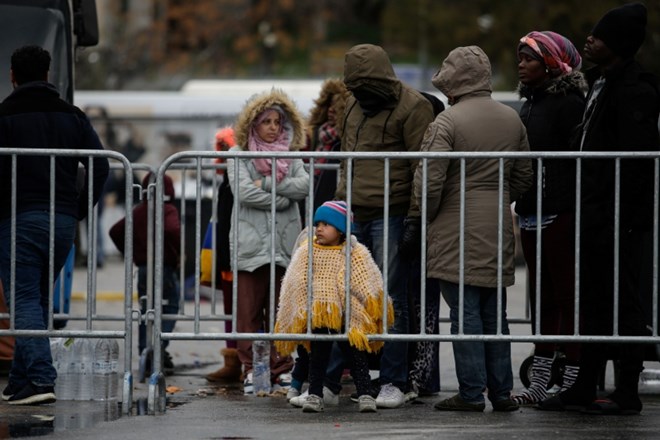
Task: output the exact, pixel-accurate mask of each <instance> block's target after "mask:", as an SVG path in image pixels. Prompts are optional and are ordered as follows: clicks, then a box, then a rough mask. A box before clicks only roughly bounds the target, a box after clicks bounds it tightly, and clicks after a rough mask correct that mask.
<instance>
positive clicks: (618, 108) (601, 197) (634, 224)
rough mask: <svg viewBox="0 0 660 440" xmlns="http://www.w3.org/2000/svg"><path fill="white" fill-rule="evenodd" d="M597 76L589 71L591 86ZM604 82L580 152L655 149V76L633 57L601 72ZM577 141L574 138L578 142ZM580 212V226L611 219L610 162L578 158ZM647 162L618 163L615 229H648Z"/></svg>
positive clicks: (650, 174) (659, 97)
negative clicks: (618, 202)
mask: <svg viewBox="0 0 660 440" xmlns="http://www.w3.org/2000/svg"><path fill="white" fill-rule="evenodd" d="M599 76H600V70H599V69H598V68H593V69H590V70H589V71H588V72H587V74H586V77H587V81H588V82H589V85H590V86H591V85H592V84H593V83H594V82H595V81H596V79H598V77H599ZM605 79H606V81H605V85H604V87H603V90H602V91H601V92H600V95H599V96H598V102H597V104H596V108H595V109H594V113H593V115H592V117H591V120H590V122H589V128H588V131H587V132H586V135H585V138H584V144H583V145H582V151H658V149H659V148H660V140H659V138H658V113H659V111H660V93H659V91H658V85H657V84H658V81H657V78H656V77H655V76H654V75H652V74H650V73H648V72H646V71H645V70H644V69H643V68H642V66H640V65H639V64H638V63H637V62H635V61H634V60H632V59H631V60H628V61H625V62H623V63H621V64H620V65H618V66H616V67H615V68H613V69H610V70H608V71H607V72H606V73H605ZM579 140H580V139H579V138H578V141H579ZM582 167H583V170H582V176H583V177H582V185H583V186H582V210H583V222H582V225H583V227H585V228H587V229H588V228H590V227H591V226H592V225H598V224H601V223H602V222H612V219H613V218H614V201H615V200H614V197H615V192H614V188H615V182H614V181H615V161H614V160H607V159H606V160H604V159H590V160H584V161H583V165H582ZM653 179H654V171H653V160H652V159H628V160H622V161H621V207H620V219H621V223H620V225H621V227H622V228H624V229H630V228H642V229H648V228H650V227H651V225H652V222H653V186H654V185H653Z"/></svg>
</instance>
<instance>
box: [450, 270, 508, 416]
mask: <svg viewBox="0 0 660 440" xmlns="http://www.w3.org/2000/svg"><path fill="white" fill-rule="evenodd" d="M440 289H441V290H442V297H443V298H444V299H445V301H446V302H447V304H448V305H449V308H450V311H449V318H450V319H451V333H452V334H453V335H455V334H458V299H459V298H458V284H455V283H450V282H448V281H443V280H440ZM463 293H464V302H463V311H464V315H463V316H464V318H463V331H464V333H465V334H466V335H494V334H496V333H497V289H495V288H487V287H477V286H468V285H465V286H464V292H463ZM502 334H505V335H508V334H509V324H508V321H507V318H506V290H505V289H503V291H502ZM452 347H453V348H454V362H455V363H456V376H457V379H458V392H459V394H460V396H461V398H462V399H463V400H464V401H466V402H469V403H481V402H483V401H484V396H483V392H484V390H485V389H486V388H487V389H488V399H489V400H490V401H491V402H496V401H499V400H504V399H508V398H509V397H510V394H511V389H512V388H513V373H512V371H511V343H510V342H481V341H457V342H454V343H453V344H452Z"/></svg>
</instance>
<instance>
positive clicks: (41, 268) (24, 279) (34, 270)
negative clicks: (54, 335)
mask: <svg viewBox="0 0 660 440" xmlns="http://www.w3.org/2000/svg"><path fill="white" fill-rule="evenodd" d="M75 233H76V219H75V218H74V217H71V216H68V215H63V214H56V215H55V242H54V246H55V249H54V251H55V256H54V261H53V266H54V274H55V276H57V274H58V273H59V272H60V270H61V269H62V266H63V265H64V262H65V261H66V258H67V255H68V254H69V250H70V249H71V246H73V239H74V237H75ZM49 234H50V226H49V214H48V212H47V211H27V212H23V213H19V214H18V215H17V216H16V281H15V285H14V287H15V291H16V297H15V305H14V307H15V309H14V310H15V317H14V319H15V325H16V330H46V329H47V326H48V312H49V309H48V290H49V287H50V286H49V283H48V245H49ZM10 252H11V222H10V220H9V219H7V220H2V221H1V222H0V279H2V285H3V286H4V290H5V299H6V301H7V306H8V307H9V306H10V301H11V298H10V296H11V293H10V292H11V285H10V277H11V270H10V269H11V267H10V264H11V261H10ZM56 378H57V372H56V371H55V368H54V367H53V359H52V356H51V353H50V342H49V340H48V338H47V337H18V338H16V346H15V348H14V360H13V362H12V367H11V371H10V373H9V382H10V383H12V384H15V385H17V386H19V387H22V386H25V385H27V383H28V382H32V384H34V385H36V386H41V387H47V386H54V385H55V379H56Z"/></svg>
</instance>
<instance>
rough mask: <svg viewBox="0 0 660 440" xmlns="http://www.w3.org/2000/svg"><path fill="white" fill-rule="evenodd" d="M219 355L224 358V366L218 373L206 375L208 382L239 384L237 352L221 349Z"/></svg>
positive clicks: (230, 349)
mask: <svg viewBox="0 0 660 440" xmlns="http://www.w3.org/2000/svg"><path fill="white" fill-rule="evenodd" d="M220 354H221V355H222V356H223V357H224V358H225V364H224V366H223V367H222V368H220V369H219V370H218V371H215V372H213V373H209V374H207V375H206V380H208V381H209V382H224V383H232V382H240V381H241V361H239V360H238V351H237V350H236V349H235V348H223V349H222V350H220Z"/></svg>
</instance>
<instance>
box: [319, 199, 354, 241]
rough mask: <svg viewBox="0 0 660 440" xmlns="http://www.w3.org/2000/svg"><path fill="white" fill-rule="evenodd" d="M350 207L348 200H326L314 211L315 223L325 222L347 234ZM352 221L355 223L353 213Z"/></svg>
mask: <svg viewBox="0 0 660 440" xmlns="http://www.w3.org/2000/svg"><path fill="white" fill-rule="evenodd" d="M347 214H348V207H347V206H346V202H344V201H341V200H331V201H329V202H325V203H324V204H322V205H321V206H319V207H318V208H317V209H316V213H314V224H315V225H316V224H317V223H318V222H325V223H327V224H329V225H332V226H334V227H335V228H337V230H338V231H339V232H341V233H342V234H344V235H346V215H347ZM350 215H351V223H353V214H352V213H351V214H350Z"/></svg>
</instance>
